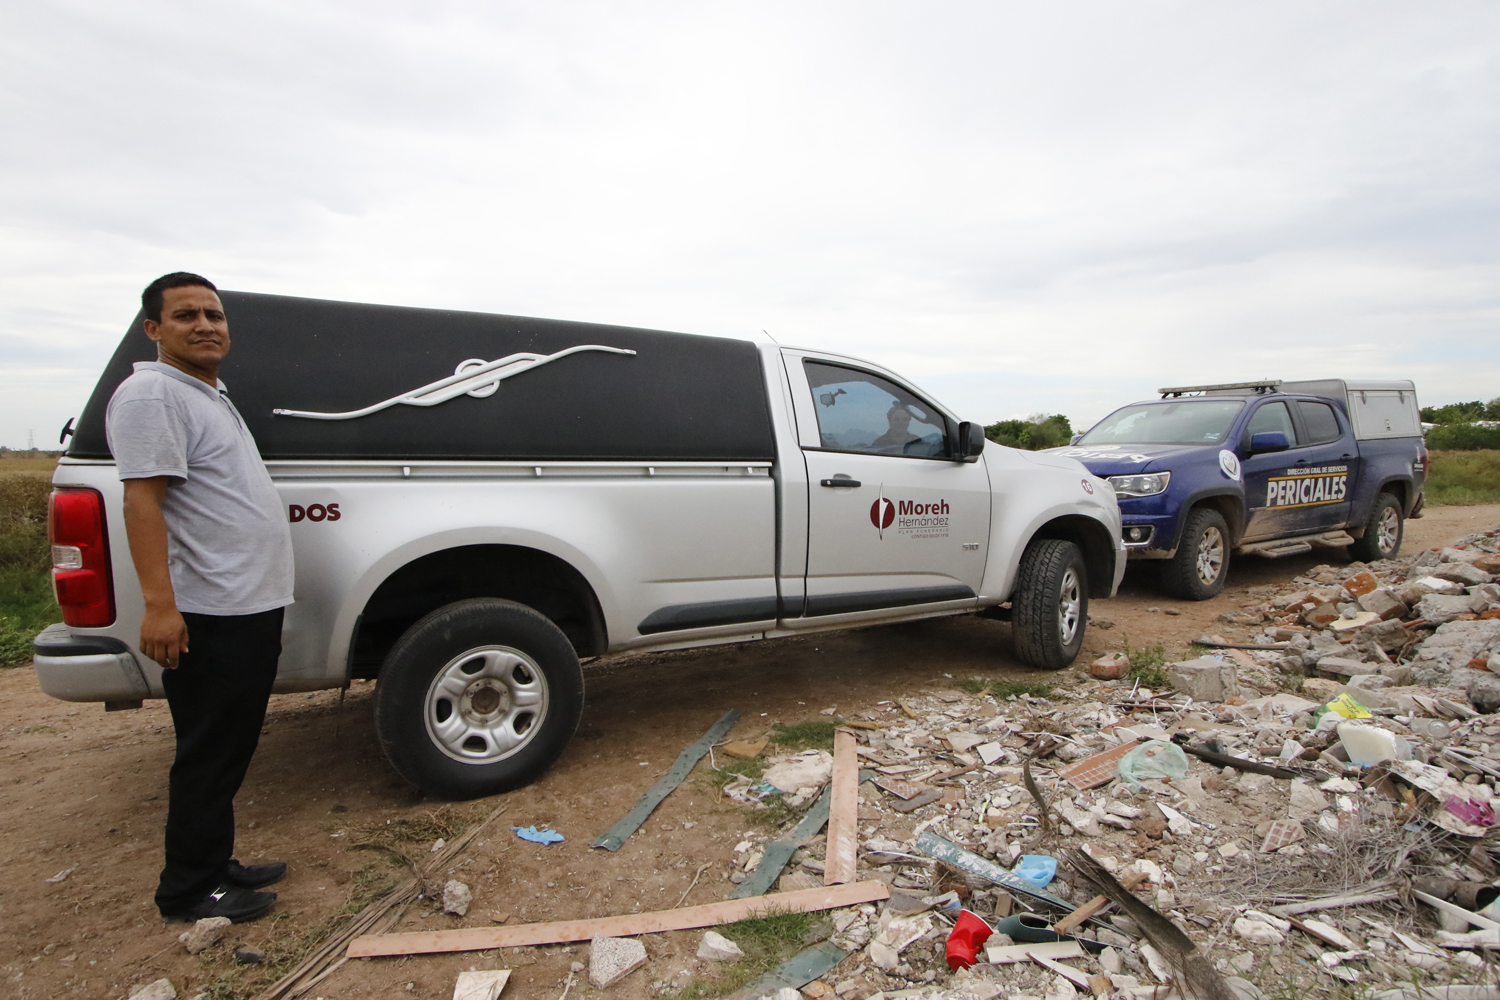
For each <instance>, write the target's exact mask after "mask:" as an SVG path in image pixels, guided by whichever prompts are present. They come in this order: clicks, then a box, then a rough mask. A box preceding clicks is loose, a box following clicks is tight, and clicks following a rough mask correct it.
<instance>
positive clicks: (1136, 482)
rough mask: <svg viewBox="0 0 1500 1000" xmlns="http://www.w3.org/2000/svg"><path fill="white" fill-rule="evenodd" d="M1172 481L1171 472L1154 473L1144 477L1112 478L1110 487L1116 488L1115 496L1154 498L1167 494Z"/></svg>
mask: <svg viewBox="0 0 1500 1000" xmlns="http://www.w3.org/2000/svg"><path fill="white" fill-rule="evenodd" d="M1171 479H1172V474H1171V473H1170V472H1153V473H1151V474H1149V475H1144V476H1110V477H1109V485H1111V486H1113V487H1114V489H1115V496H1121V497H1154V496H1156V494H1158V493H1164V492H1166V489H1167V483H1168V482H1170V481H1171Z"/></svg>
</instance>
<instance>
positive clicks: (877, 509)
mask: <svg viewBox="0 0 1500 1000" xmlns="http://www.w3.org/2000/svg"><path fill="white" fill-rule="evenodd" d="M895 520H896V505H895V504H893V503H891V502H890V501H889V500H887V499H886V498H885V497H881V498H880V499H879V500H876V501H875V502H874V503H872V504H870V523H871V524H873V525H875V527H877V528H880V529H881V530H884V529H886V528H889V527H890V526H891V524H892V523H894V522H895Z"/></svg>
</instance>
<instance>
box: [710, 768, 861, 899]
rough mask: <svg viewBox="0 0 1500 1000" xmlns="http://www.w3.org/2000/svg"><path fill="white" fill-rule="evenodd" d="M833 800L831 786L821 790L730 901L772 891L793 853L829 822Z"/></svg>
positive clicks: (765, 852)
mask: <svg viewBox="0 0 1500 1000" xmlns="http://www.w3.org/2000/svg"><path fill="white" fill-rule="evenodd" d="M873 777H875V772H874V771H861V772H859V780H860V783H861V784H863V783H864V782H866V781H869V780H870V779H871V778H873ZM832 801H833V786H832V785H831V784H830V785H829V786H828V787H826V788H824V789H823V794H822V795H820V796H818V801H817V802H814V803H813V805H812V808H810V809H808V810H807V813H806V814H805V815H804V816H803V817H802V822H800V823H798V824H797V826H796V828H795V829H794V830H792V832H791V833H789V834H787V835H786V836H785V837H782V838H781V839H780V840H775V841H772V842H771V843H769V844H767V845H766V849H765V851H764V852H763V853H762V854H761V856H760V864H758V865H756V866H755V873H754V874H752V875H751V876H750V877H749V878H747V879H745V881H743V882H741V883H740V884H739V885H737V886H735V887H734V892H732V893H730V894H729V898H730V899H744V898H745V897H747V896H764V895H765V894H766V893H768V892H770V891H771V885H772V884H773V883H774V882H775V881H776V879H777V878H779V877H780V876H781V872H782V869H784V868H786V864H787V862H788V861H790V860H792V854H793V853H794V852H795V851H796V850H797V848H799V847H801V846H802V845H803V844H806V843H807V842H808V841H809V840H812V839H813V838H814V837H816V836H817V835H818V831H819V830H821V829H823V824H824V823H827V822H828V807H829V804H830V803H831V802H832Z"/></svg>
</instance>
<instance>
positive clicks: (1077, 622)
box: [1011, 538, 1089, 670]
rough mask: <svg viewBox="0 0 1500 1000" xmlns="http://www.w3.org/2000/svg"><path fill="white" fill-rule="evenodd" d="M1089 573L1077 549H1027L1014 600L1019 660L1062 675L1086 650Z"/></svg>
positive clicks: (1039, 545)
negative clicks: (1060, 672) (1064, 669)
mask: <svg viewBox="0 0 1500 1000" xmlns="http://www.w3.org/2000/svg"><path fill="white" fill-rule="evenodd" d="M1088 620H1089V573H1088V566H1087V565H1086V564H1085V563H1084V561H1083V553H1082V552H1080V551H1078V546H1076V545H1074V544H1073V543H1072V542H1066V541H1063V540H1062V539H1060V538H1038V539H1035V540H1033V541H1032V543H1031V544H1030V545H1028V546H1027V547H1026V553H1025V554H1024V555H1022V556H1021V566H1020V569H1019V570H1017V573H1016V589H1015V593H1014V595H1013V596H1012V597H1011V627H1012V631H1013V633H1014V635H1015V643H1016V655H1017V656H1018V657H1020V659H1021V662H1022V663H1025V664H1026V665H1027V666H1030V667H1036V668H1037V669H1039V670H1061V669H1062V668H1063V667H1066V666H1067V665H1068V664H1070V663H1072V662H1073V660H1074V659H1075V658H1077V656H1078V651H1079V650H1080V649H1082V648H1083V633H1084V632H1085V631H1086V629H1087V628H1088Z"/></svg>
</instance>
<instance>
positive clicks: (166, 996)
mask: <svg viewBox="0 0 1500 1000" xmlns="http://www.w3.org/2000/svg"><path fill="white" fill-rule="evenodd" d="M220 919H223V918H220ZM130 1000H177V988H176V987H174V986H173V985H172V980H170V979H155V980H152V981H151V982H149V983H147V984H146V985H145V986H138V987H136V988H135V989H134V990H131V992H130Z"/></svg>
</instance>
